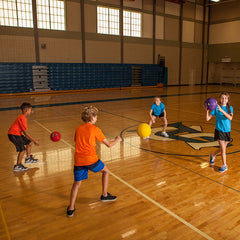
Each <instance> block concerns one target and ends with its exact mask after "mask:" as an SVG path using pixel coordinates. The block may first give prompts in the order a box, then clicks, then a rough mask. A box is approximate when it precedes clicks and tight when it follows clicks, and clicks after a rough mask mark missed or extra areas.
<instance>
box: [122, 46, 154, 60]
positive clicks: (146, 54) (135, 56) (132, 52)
mask: <svg viewBox="0 0 240 240" xmlns="http://www.w3.org/2000/svg"><path fill="white" fill-rule="evenodd" d="M152 56H153V48H152V45H150V44H139V43H127V42H126V43H124V63H139V64H140V63H142V64H143V63H145V64H152V62H153V57H152Z"/></svg>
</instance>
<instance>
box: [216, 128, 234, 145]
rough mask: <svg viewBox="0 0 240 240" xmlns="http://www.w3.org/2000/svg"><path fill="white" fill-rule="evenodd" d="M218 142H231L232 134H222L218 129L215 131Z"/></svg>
mask: <svg viewBox="0 0 240 240" xmlns="http://www.w3.org/2000/svg"><path fill="white" fill-rule="evenodd" d="M217 140H221V141H225V142H231V134H230V132H222V131H218V130H217V129H215V133H214V141H217Z"/></svg>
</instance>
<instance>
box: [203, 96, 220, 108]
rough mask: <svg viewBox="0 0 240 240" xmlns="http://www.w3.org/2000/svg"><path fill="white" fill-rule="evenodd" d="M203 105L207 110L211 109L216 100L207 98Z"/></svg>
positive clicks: (214, 106)
mask: <svg viewBox="0 0 240 240" xmlns="http://www.w3.org/2000/svg"><path fill="white" fill-rule="evenodd" d="M204 105H205V107H206V108H207V109H208V110H210V111H212V110H214V109H215V108H216V107H217V100H216V99H215V98H208V99H207V100H206V101H205V103H204Z"/></svg>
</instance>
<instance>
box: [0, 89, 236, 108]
mask: <svg viewBox="0 0 240 240" xmlns="http://www.w3.org/2000/svg"><path fill="white" fill-rule="evenodd" d="M220 92H221V91H216V92H196V93H180V94H170V95H161V98H165V97H177V96H190V95H200V94H201V95H202V94H214V93H220ZM229 93H231V94H240V93H236V92H229ZM154 97H156V95H154V96H142V97H129V98H113V99H103V100H91V101H79V102H66V103H51V104H41V105H33V108H44V107H58V106H67V105H81V104H86V103H101V102H115V101H127V100H136V99H148V98H154ZM17 109H20V107H19V106H17V107H6V108H0V111H10V110H17Z"/></svg>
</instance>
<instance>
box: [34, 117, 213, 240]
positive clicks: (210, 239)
mask: <svg viewBox="0 0 240 240" xmlns="http://www.w3.org/2000/svg"><path fill="white" fill-rule="evenodd" d="M34 122H35V123H37V124H38V125H39V126H40V127H42V128H43V129H45V130H46V131H47V132H49V133H51V132H52V131H51V130H49V129H48V128H46V127H45V126H44V125H42V124H41V123H39V122H38V121H37V120H34ZM60 141H62V142H64V143H65V144H67V145H68V146H69V147H71V148H72V149H75V148H74V146H73V145H71V144H70V143H68V142H66V141H65V140H64V139H61V140H60ZM109 173H110V175H112V176H113V177H114V178H116V179H117V180H118V181H120V182H121V183H123V184H124V185H126V186H127V187H129V188H131V189H132V190H133V191H135V192H136V193H138V194H139V195H141V196H142V197H144V198H145V199H147V200H148V201H149V202H151V203H153V204H154V205H155V206H157V207H159V208H160V209H162V210H163V211H165V212H166V213H168V214H169V215H171V216H172V217H174V218H176V219H177V220H178V221H180V222H182V223H183V224H184V225H186V226H187V227H189V228H190V229H192V230H193V231H195V232H197V233H198V234H200V235H201V236H203V237H204V238H206V239H208V240H214V239H213V238H211V237H210V236H208V235H207V234H206V233H204V232H202V231H201V230H199V229H198V228H196V227H194V226H193V225H192V224H191V223H189V222H187V221H186V220H184V219H183V218H181V217H179V216H178V215H176V214H175V213H174V212H172V211H170V210H169V209H167V208H166V207H164V206H162V205H161V204H160V203H158V202H156V201H155V200H153V199H152V198H150V197H148V196H147V195H146V194H144V193H143V192H141V191H139V190H138V189H137V188H135V187H133V186H132V185H130V184H129V183H127V182H126V181H124V180H123V179H122V178H120V177H118V176H117V175H115V174H114V173H113V172H111V171H110V170H109Z"/></svg>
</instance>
